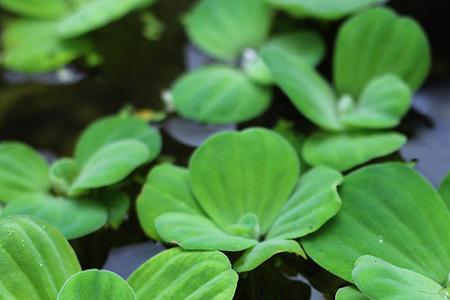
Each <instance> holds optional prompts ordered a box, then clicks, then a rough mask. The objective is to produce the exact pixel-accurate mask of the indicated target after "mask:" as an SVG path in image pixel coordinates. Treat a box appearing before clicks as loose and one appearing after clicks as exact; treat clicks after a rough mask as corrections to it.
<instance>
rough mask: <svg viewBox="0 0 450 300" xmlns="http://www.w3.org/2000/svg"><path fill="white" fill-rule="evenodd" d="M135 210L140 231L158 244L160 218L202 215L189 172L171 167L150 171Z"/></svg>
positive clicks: (160, 166) (162, 166)
mask: <svg viewBox="0 0 450 300" xmlns="http://www.w3.org/2000/svg"><path fill="white" fill-rule="evenodd" d="M136 209H137V214H138V217H139V222H140V224H141V227H142V228H143V229H144V231H145V233H146V234H147V235H148V236H150V237H151V238H153V239H155V240H159V239H160V237H159V235H158V233H157V231H156V228H155V220H156V218H157V217H158V216H160V215H162V214H164V213H169V212H184V213H189V214H192V215H203V213H202V210H201V208H200V207H199V206H198V204H197V200H195V198H194V195H193V194H192V191H191V185H190V182H189V173H188V171H187V170H186V169H184V168H181V167H176V166H173V165H171V164H162V165H159V166H156V167H154V168H153V169H152V170H151V171H150V173H149V174H148V177H147V182H146V184H145V185H144V189H143V190H142V192H141V194H140V195H139V197H138V199H137V203H136Z"/></svg>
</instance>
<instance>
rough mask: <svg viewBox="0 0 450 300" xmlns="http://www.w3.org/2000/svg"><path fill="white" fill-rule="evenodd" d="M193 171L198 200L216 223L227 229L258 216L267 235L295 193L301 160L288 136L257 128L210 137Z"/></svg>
mask: <svg viewBox="0 0 450 300" xmlns="http://www.w3.org/2000/svg"><path fill="white" fill-rule="evenodd" d="M189 171H190V177H191V183H192V189H193V191H194V194H195V196H196V197H197V200H198V202H199V203H200V204H201V206H202V208H203V209H204V210H205V211H206V212H207V214H208V215H209V216H210V218H211V219H212V220H214V222H215V223H216V224H218V225H219V226H220V227H221V228H224V229H226V228H227V227H229V226H231V225H233V224H236V223H237V222H238V221H239V219H240V218H241V217H242V216H244V215H245V214H248V213H253V214H255V215H256V217H257V219H258V221H259V225H260V228H261V231H260V232H261V234H265V233H266V232H267V230H268V229H269V227H270V226H271V225H272V223H273V221H274V220H275V218H276V217H277V215H278V214H279V213H280V211H281V209H282V208H283V206H284V204H285V203H286V202H287V199H288V197H289V195H290V194H291V193H292V191H293V189H294V186H295V183H296V181H297V179H298V175H299V160H298V157H297V154H296V153H295V151H294V149H293V148H292V146H291V145H290V144H289V143H288V142H287V141H286V140H285V139H284V138H282V137H281V136H279V135H278V134H276V133H275V132H273V131H270V130H266V129H260V128H253V129H248V130H245V131H242V132H225V133H220V134H217V135H215V136H213V137H212V138H210V139H208V140H207V141H206V142H205V143H204V144H203V145H202V146H201V147H200V148H198V149H197V150H196V151H195V153H194V154H193V156H192V158H191V160H190V163H189Z"/></svg>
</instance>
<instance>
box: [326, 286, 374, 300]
mask: <svg viewBox="0 0 450 300" xmlns="http://www.w3.org/2000/svg"><path fill="white" fill-rule="evenodd" d="M335 299H336V300H370V299H369V298H367V297H366V296H365V295H364V294H363V293H361V292H360V291H358V290H357V289H355V288H354V287H352V286H346V287H343V288H340V289H339V290H338V291H337V293H336V298H335Z"/></svg>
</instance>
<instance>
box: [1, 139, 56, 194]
mask: <svg viewBox="0 0 450 300" xmlns="http://www.w3.org/2000/svg"><path fill="white" fill-rule="evenodd" d="M49 188H50V180H49V177H48V166H47V162H46V161H45V160H44V158H43V157H42V156H40V155H39V153H37V152H36V151H34V150H33V149H32V148H30V147H28V146H27V145H25V144H21V143H16V142H2V143H0V202H6V203H9V202H13V201H17V200H26V199H29V198H31V197H32V196H34V195H36V194H44V193H46V192H47V190H48V189H49Z"/></svg>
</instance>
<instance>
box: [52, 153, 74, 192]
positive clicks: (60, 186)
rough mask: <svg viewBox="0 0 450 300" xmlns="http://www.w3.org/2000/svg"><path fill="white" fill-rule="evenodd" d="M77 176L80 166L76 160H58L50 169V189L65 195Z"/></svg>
mask: <svg viewBox="0 0 450 300" xmlns="http://www.w3.org/2000/svg"><path fill="white" fill-rule="evenodd" d="M79 174H80V166H79V164H78V163H77V161H76V160H74V159H71V158H62V159H58V160H57V161H55V162H54V163H53V164H52V166H51V168H50V180H51V182H52V187H53V188H55V189H56V190H57V191H58V192H60V193H63V194H67V193H68V192H69V190H70V188H71V185H72V183H73V182H74V181H75V180H76V179H77V177H78V175H79Z"/></svg>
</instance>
